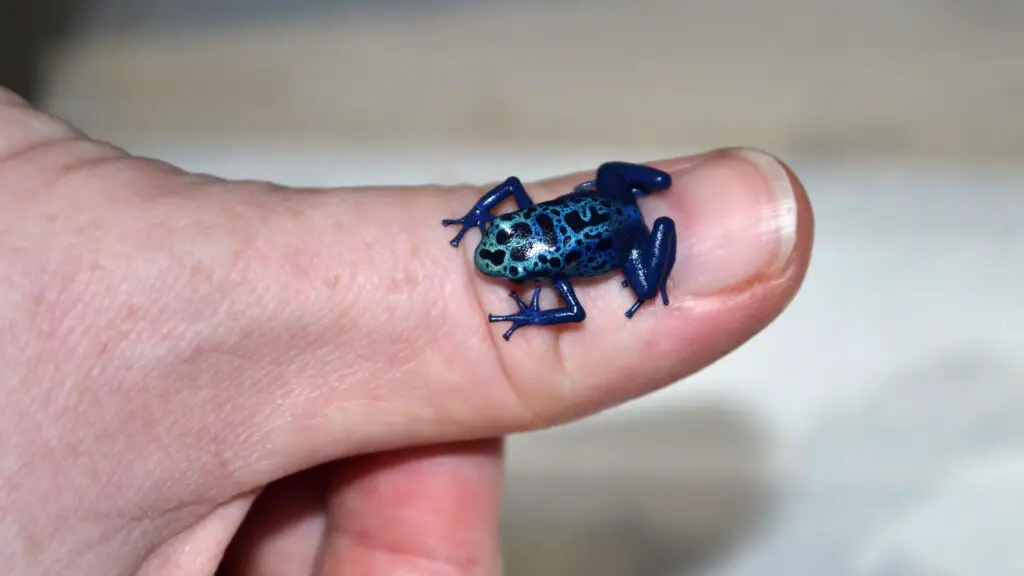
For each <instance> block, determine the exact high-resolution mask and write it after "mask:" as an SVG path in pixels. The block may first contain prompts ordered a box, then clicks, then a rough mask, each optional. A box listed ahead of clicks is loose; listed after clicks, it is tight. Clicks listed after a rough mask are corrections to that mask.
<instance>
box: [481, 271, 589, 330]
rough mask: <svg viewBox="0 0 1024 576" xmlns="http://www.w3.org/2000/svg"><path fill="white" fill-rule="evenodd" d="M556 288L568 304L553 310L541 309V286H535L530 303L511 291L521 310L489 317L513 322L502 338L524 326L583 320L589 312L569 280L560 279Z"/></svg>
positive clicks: (495, 320) (497, 320)
mask: <svg viewBox="0 0 1024 576" xmlns="http://www.w3.org/2000/svg"><path fill="white" fill-rule="evenodd" d="M555 289H556V290H558V293H559V294H561V296H562V299H563V300H565V303H566V306H565V307H563V308H554V309H551V310H541V309H540V290H541V288H540V286H538V287H536V288H534V290H533V297H532V298H531V299H530V304H529V305H527V304H526V303H525V302H523V301H522V299H521V298H519V295H518V294H516V293H515V292H511V293H510V294H509V296H510V297H511V298H512V299H513V300H515V301H516V304H517V305H518V306H519V312H516V313H515V314H508V315H506V316H495V315H494V314H491V315H490V316H489V317H488V319H489V320H490V321H491V322H511V323H512V326H511V327H510V328H509V329H508V331H506V332H505V333H504V334H502V338H504V339H505V340H506V341H507V340H508V339H509V338H511V337H512V333H513V332H515V331H516V330H518V329H519V328H522V327H523V326H554V325H555V324H566V323H569V322H582V321H583V320H584V318H586V317H587V313H586V312H585V311H584V310H583V306H581V305H580V302H579V300H578V299H577V298H576V293H575V292H574V291H573V289H572V285H571V284H569V282H568V281H565V280H560V281H558V282H555Z"/></svg>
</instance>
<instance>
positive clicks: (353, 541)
mask: <svg viewBox="0 0 1024 576" xmlns="http://www.w3.org/2000/svg"><path fill="white" fill-rule="evenodd" d="M653 164H654V165H655V166H657V167H659V168H662V169H664V170H666V171H668V172H670V173H671V174H672V175H673V179H674V186H673V189H672V190H669V191H666V192H662V193H658V194H655V195H653V196H651V197H649V198H646V199H644V200H642V201H641V203H642V204H641V205H642V207H643V209H644V212H645V215H646V217H647V218H648V220H653V219H654V218H656V217H657V216H660V215H666V214H668V215H671V216H672V217H673V218H674V219H675V220H676V223H677V227H678V233H679V248H678V257H677V263H676V265H675V269H674V271H673V274H672V280H671V281H670V283H669V295H670V297H671V299H672V301H671V304H670V305H669V306H662V305H661V304H660V303H658V304H657V305H656V306H655V305H652V306H650V307H649V308H646V309H644V310H642V311H641V312H640V313H639V314H637V316H636V317H634V318H633V319H631V320H628V321H627V320H626V319H625V318H624V317H623V315H622V314H623V311H624V310H625V309H626V308H627V307H628V306H629V305H630V304H631V303H632V299H631V298H630V295H629V293H628V291H626V290H623V289H622V287H621V286H620V284H619V280H618V279H617V278H606V279H601V280H599V281H597V282H591V283H584V284H580V285H579V286H578V294H579V297H580V299H581V301H582V302H583V304H584V306H585V307H586V309H587V312H588V316H587V320H586V322H585V323H584V324H583V325H581V326H578V327H572V328H567V329H563V328H525V329H521V330H519V331H518V332H516V335H515V336H514V337H513V338H512V340H511V341H510V342H505V341H504V340H502V338H501V333H502V332H503V331H504V329H505V328H506V327H504V326H502V325H495V324H490V323H488V322H487V315H488V313H503V311H506V310H508V309H509V306H510V305H511V304H512V303H511V302H510V301H509V299H508V287H507V286H505V285H501V284H496V283H494V282H491V281H487V280H486V279H484V278H483V277H482V276H481V275H480V274H479V273H477V272H476V271H475V270H474V268H473V265H472V249H471V247H464V248H460V249H459V250H454V249H452V247H451V246H450V245H449V244H448V241H449V240H450V236H451V232H452V231H451V229H446V228H444V227H442V226H440V221H441V220H442V219H443V218H450V217H452V216H453V215H457V214H461V213H463V212H465V211H466V209H467V208H468V207H470V206H472V204H473V202H475V201H476V200H477V198H478V196H479V194H480V190H479V188H473V187H439V186H423V187H415V188H378V189H373V190H354V189H337V190H308V189H307V190H299V189H288V188H284V187H281V186H276V185H273V184H269V183H261V182H229V181H225V180H221V179H217V178H213V177H209V176H204V175H196V174H189V173H185V172H183V171H181V170H179V169H177V168H174V167H172V166H168V165H165V164H162V163H159V162H156V161H152V160H147V159H141V158H135V157H131V156H129V155H128V154H126V153H125V152H123V151H121V150H118V149H116V148H114V147H111V146H109V145H106V144H102V143H99V142H95V141H91V140H89V139H87V138H85V137H84V136H83V135H81V134H78V133H76V132H75V131H74V130H73V129H72V128H70V127H69V126H67V125H66V124H63V123H61V122H59V121H57V120H55V119H53V118H51V117H48V116H46V115H43V114H41V113H40V112H37V111H34V110H32V109H30V108H29V107H27V106H26V105H25V104H24V103H23V102H21V101H19V100H17V99H16V98H15V97H14V96H13V95H11V94H10V93H8V92H2V91H0V198H2V205H3V210H2V212H0V272H2V276H0V366H2V367H3V372H2V379H0V398H3V402H2V406H3V414H2V417H0V542H3V544H2V545H0V571H2V572H4V573H8V574H16V575H23V574H26V575H27V574H54V575H55V574H211V573H213V572H214V571H215V570H217V567H218V564H219V563H220V562H221V559H222V557H224V566H223V569H224V573H228V574H233V573H239V574H243V573H244V574H256V575H258V574H274V575H285V576H287V575H290V574H295V575H300V574H302V575H305V574H355V575H359V576H373V575H374V574H398V573H402V574H417V575H427V574H429V575H434V574H467V575H468V574H474V575H476V574H481V575H483V574H498V573H499V572H500V550H499V542H498V540H499V539H498V515H499V500H500V488H501V486H500V484H501V475H502V455H501V440H500V438H501V437H503V436H504V435H507V434H510V433H514V432H517V431H525V430H534V429H538V428H542V427H547V426H551V425H555V424H558V423H563V422H567V421H570V420H574V419H578V418H581V417H584V416H586V415H588V414H591V413H594V412H596V411H599V410H601V409H604V408H608V407H611V406H614V405H617V404H620V403H622V402H625V401H627V400H629V399H632V398H635V397H638V396H640V395H643V394H645V393H649V392H651V391H653V390H656V389H658V388H660V387H663V386H665V385H667V384H670V383H672V382H675V381H677V380H679V379H681V378H683V377H685V376H687V375H689V374H692V373H693V372H694V371H696V370H699V369H700V368H702V367H704V366H706V365H707V364H709V363H710V362H713V361H714V360H716V359H717V358H719V357H721V356H722V355H724V354H726V353H728V352H729V351H731V350H733V349H734V348H736V347H737V346H738V345H740V344H741V343H743V342H744V341H746V340H747V339H748V338H750V337H751V336H752V335H754V334H755V333H756V332H758V331H759V330H761V329H762V328H763V327H764V326H765V325H766V324H767V323H768V322H770V321H771V320H772V319H773V318H775V317H776V316H777V315H778V314H779V313H780V312H781V311H782V310H783V308H784V307H785V306H786V305H787V303H788V302H789V301H790V300H791V299H792V298H793V296H794V295H795V293H796V291H797V289H798V287H799V285H800V283H801V281H802V279H803V276H804V274H805V271H806V269H807V265H808V261H809V258H810V249H811V241H812V227H813V226H812V216H811V210H810V207H809V204H808V202H807V198H806V196H805V194H804V191H803V189H802V187H801V186H800V184H799V182H798V181H797V179H796V177H795V176H793V175H792V174H791V173H789V172H788V171H787V170H786V169H784V168H782V167H781V166H780V165H778V164H775V163H773V162H772V161H771V159H769V158H768V157H766V156H764V155H760V154H757V153H753V152H737V151H720V152H715V153H711V154H707V155H702V156H696V157H689V158H681V159H674V160H665V161H660V162H656V163H653ZM589 176H591V174H577V175H574V176H566V177H561V178H556V179H552V180H549V181H545V182H542V183H537V184H534V185H529V184H527V188H528V190H529V192H530V194H531V196H533V197H534V198H535V199H536V200H538V201H540V200H542V199H545V198H549V197H552V196H556V195H559V194H562V193H564V192H566V191H567V190H568V189H571V188H572V186H574V185H575V184H577V183H578V182H580V181H582V180H584V179H585V178H587V177H589ZM474 233H475V232H471V233H470V234H471V235H472V234H474ZM467 240H468V243H470V244H472V243H474V241H475V239H474V238H473V237H472V236H469V237H467ZM548 299H550V301H549V300H548ZM550 302H554V296H553V295H551V294H546V295H545V299H543V300H542V307H546V306H549V303H550ZM225 550H226V555H225Z"/></svg>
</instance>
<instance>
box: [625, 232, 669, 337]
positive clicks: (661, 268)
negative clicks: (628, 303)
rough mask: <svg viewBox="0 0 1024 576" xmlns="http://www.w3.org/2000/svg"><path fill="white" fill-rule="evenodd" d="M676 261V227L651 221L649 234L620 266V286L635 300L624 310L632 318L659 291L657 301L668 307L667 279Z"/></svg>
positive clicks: (644, 236)
mask: <svg viewBox="0 0 1024 576" xmlns="http://www.w3.org/2000/svg"><path fill="white" fill-rule="evenodd" d="M675 261H676V226H675V223H674V222H673V221H672V219H671V218H669V217H667V216H662V217H661V218H658V219H657V220H655V221H654V227H653V228H652V230H651V232H650V233H649V234H644V235H642V236H641V237H640V238H639V239H638V240H637V242H636V245H635V246H634V247H633V249H632V250H631V251H630V254H629V259H628V260H626V263H625V264H624V265H623V267H622V271H623V272H624V273H625V274H626V280H625V281H624V282H623V286H629V287H630V288H632V289H633V293H634V294H636V297H637V301H636V303H634V304H633V306H632V307H631V308H630V309H629V310H627V311H626V318H632V317H633V315H634V314H636V311H637V310H639V309H640V306H642V305H643V303H644V302H646V301H647V300H650V299H651V298H654V297H655V296H657V295H658V292H659V291H660V292H661V300H662V302H664V303H665V305H666V306H668V290H667V288H666V286H667V284H668V277H669V275H670V274H671V273H672V266H673V265H674V264H675Z"/></svg>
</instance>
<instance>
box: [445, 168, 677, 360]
mask: <svg viewBox="0 0 1024 576" xmlns="http://www.w3.org/2000/svg"><path fill="white" fill-rule="evenodd" d="M671 185H672V178H671V176H669V175H668V174H667V173H665V172H663V171H661V170H658V169H656V168H652V167H649V166H644V165H641V164H629V163H626V162H607V163H605V164H602V165H601V166H600V167H599V168H598V169H597V177H596V178H595V179H594V180H591V181H588V182H584V183H582V184H580V185H579V186H577V187H576V188H575V189H574V190H573V191H572V192H570V193H569V194H566V195H565V196H561V197H559V198H555V199H554V200H550V201H548V202H542V203H540V204H534V202H533V200H531V199H530V197H529V196H528V195H527V193H526V190H525V189H524V188H523V184H522V182H520V181H519V179H518V178H516V177H514V176H513V177H511V178H509V179H508V180H505V181H504V182H502V183H501V184H500V185H498V186H496V187H494V188H493V189H491V190H490V191H489V192H487V193H486V194H484V195H483V197H481V198H480V200H479V201H477V203H476V205H475V206H473V208H472V209H471V210H470V211H469V212H468V213H466V215H465V216H464V217H462V218H459V219H457V220H444V221H443V222H442V224H444V225H445V226H451V225H456V224H457V225H461V226H462V228H461V229H460V230H459V233H458V234H457V235H456V236H455V238H454V239H453V240H452V241H451V245H452V246H455V247H458V246H459V242H461V240H462V237H463V236H464V235H465V234H466V232H467V231H468V230H469V229H470V228H472V227H474V226H475V227H478V228H479V229H480V232H481V234H482V238H481V240H480V243H479V244H478V245H477V248H476V267H477V268H478V269H479V270H480V271H481V272H483V273H484V274H486V275H488V276H493V277H499V278H505V279H507V280H509V281H511V282H513V283H515V284H523V283H525V282H529V281H535V282H537V281H549V282H551V283H552V284H553V286H554V288H555V289H556V290H557V291H558V293H559V294H560V295H561V297H562V299H563V300H564V301H565V306H564V307H562V308H555V309H550V310H541V309H540V307H539V303H538V301H539V298H540V291H541V287H540V286H537V287H536V288H535V289H534V291H533V297H532V298H531V302H530V304H529V305H527V304H526V303H525V302H523V301H522V300H521V299H520V298H519V295H518V294H517V293H516V292H514V291H513V292H512V293H511V297H512V298H513V299H514V300H515V301H516V304H517V305H518V306H519V311H518V312H516V313H514V314H509V315H505V316H495V315H493V314H491V315H490V317H489V319H490V321H491V322H511V323H512V326H511V327H510V328H509V329H508V331H507V332H505V334H504V335H503V337H504V338H505V340H508V339H509V338H510V337H511V336H512V333H513V332H515V331H516V330H517V329H518V328H521V327H523V326H531V325H536V326H553V325H556V324H566V323H570V322H582V321H583V320H584V319H585V318H586V312H585V311H584V310H583V306H582V305H581V304H580V302H579V300H578V299H577V298H576V293H575V291H574V290H573V287H572V284H571V280H572V279H573V278H591V277H596V276H602V275H605V274H609V273H612V272H614V271H616V270H621V271H622V272H623V273H624V274H625V276H626V280H625V281H623V283H622V285H623V287H629V288H631V289H632V290H633V293H634V294H635V295H636V297H637V300H636V302H635V303H634V304H633V306H632V307H630V308H629V310H627V311H626V318H632V317H633V315H634V314H635V313H636V311H637V310H638V309H639V308H640V306H641V305H643V303H644V302H646V301H647V300H650V299H651V298H654V297H655V296H657V294H658V292H659V291H660V292H661V298H662V301H663V302H664V304H665V305H668V293H667V291H666V288H665V285H666V283H667V282H668V277H669V274H670V273H671V272H672V265H673V263H674V262H675V257H676V232H675V223H674V222H673V221H672V219H671V218H668V217H661V218H658V219H657V220H655V221H654V225H653V226H652V228H651V229H648V228H647V224H646V223H645V222H644V218H643V214H642V213H641V212H640V207H639V205H638V204H637V199H638V198H640V197H642V196H645V195H648V194H650V193H652V192H655V191H660V190H665V189H667V188H669V187H670V186H671ZM509 196H512V197H513V198H515V201H516V203H517V204H518V205H519V209H518V210H516V211H515V212H510V213H507V214H502V215H500V216H494V215H493V214H491V210H493V209H494V208H495V207H496V206H497V205H498V204H500V203H501V202H502V201H503V200H505V199H506V198H508V197H509Z"/></svg>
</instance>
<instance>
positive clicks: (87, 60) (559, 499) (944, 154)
mask: <svg viewBox="0 0 1024 576" xmlns="http://www.w3.org/2000/svg"><path fill="white" fill-rule="evenodd" d="M48 1H51V0H48ZM52 1H53V2H57V1H58V0H52ZM60 1H63V0H60ZM80 4H82V5H84V6H85V7H86V8H88V9H84V8H83V9H82V13H83V15H82V17H81V21H80V22H79V23H78V24H77V25H76V26H74V27H73V28H74V33H73V34H72V35H70V36H67V37H66V38H68V42H67V43H66V44H64V45H63V46H60V47H58V48H56V49H54V50H53V51H52V52H50V53H49V54H48V55H47V57H46V58H44V59H43V61H44V63H45V68H44V73H43V74H42V75H41V76H40V77H39V78H37V79H38V80H39V84H38V85H39V87H40V91H39V96H40V102H41V103H42V104H43V105H44V106H46V107H47V108H48V109H50V110H52V111H54V112H56V113H58V114H60V115H63V116H65V117H67V118H68V119H70V120H71V121H72V122H74V123H76V124H78V125H79V126H81V127H83V128H84V129H86V130H87V131H89V132H91V133H93V134H95V135H97V136H100V137H103V138H108V139H111V140H114V141H115V142H117V143H118V144H122V145H124V146H127V147H128V148H129V149H130V150H133V151H137V152H140V153H144V154H149V155H153V156H157V157H160V158H163V159H165V160H168V161H170V162H174V163H177V164H180V165H182V166H184V167H186V168H190V169H195V170H200V171H205V172H211V173H215V174H219V175H223V176H228V177H240V178H266V179H271V180H276V181H279V182H285V183H293V184H312V185H335V184H373V183H400V184H401V183H417V182H426V181H431V182H456V181H476V182H483V181H490V180H496V179H499V178H502V177H504V176H507V175H509V174H517V175H519V176H521V177H523V178H524V179H531V178H535V177H542V176H547V175H550V174H554V173H558V172H562V171H567V170H575V169H585V168H588V167H592V166H593V165H594V164H596V163H597V162H600V161H601V160H603V159H607V158H609V157H613V156H614V157H617V158H623V159H635V160H643V159H645V158H651V157H658V156H666V155H671V154H676V153H680V152H687V151H692V150H699V149H702V148H707V147H711V146H718V145H732V144H747V145H755V146H760V147H763V148H767V149H770V150H772V151H775V152H778V153H780V154H781V155H782V156H784V157H786V158H787V159H788V160H790V161H791V162H792V164H793V166H794V168H795V169H796V170H797V172H798V173H800V174H801V176H802V177H803V178H804V181H805V184H806V185H807V187H808V189H809V190H810V192H811V194H812V199H813V201H814V204H815V208H816V214H817V224H818V226H817V228H818V232H817V246H816V250H815V257H814V261H813V263H812V268H811V272H810V274H809V276H808V278H807V282H806V287H805V289H804V291H803V292H802V293H801V294H800V296H799V297H798V298H797V299H796V301H795V302H794V303H793V305H792V307H791V309H790V310H789V311H788V312H787V313H786V314H784V315H783V316H782V317H781V318H780V319H779V320H778V321H777V322H776V323H775V324H773V325H772V326H771V327H770V328H769V329H768V330H767V331H766V332H765V333H763V334H762V335H760V336H758V337H757V338H756V339H755V340H754V341H752V342H751V343H750V344H748V345H747V346H744V347H743V348H742V349H741V350H739V351H738V352H737V353H736V354H734V355H732V356H730V357H729V358H728V359H726V360H725V361H723V362H721V363H720V364H716V365H715V366H713V367H712V368H710V369H708V370H706V371H704V372H702V373H700V374H698V375H697V376H695V377H694V378H692V379H690V380H688V381H687V382H686V383H685V384H680V385H677V386H674V387H672V388H670V389H668V390H665V391H663V392H661V393H658V394H655V395H654V396H652V397H650V398H646V399H644V400H642V401H639V402H636V403H633V404H631V405H628V406H625V407H623V408H621V409H618V410H614V411H611V412H610V413H607V414H604V415H602V416H600V417H598V418H595V419H593V420H592V421H588V422H585V423H581V424H578V425H573V426H568V427H565V428H561V429H557V430H551V431H546V432H542V433H537V434H528V435H523V436H518V437H515V438H513V439H512V441H511V444H510V465H509V480H508V481H509V490H508V497H507V502H506V527H507V531H506V547H507V551H508V558H509V574H510V576H517V575H520V574H522V575H529V576H537V575H547V574H551V575H558V576H563V575H576V574H587V575H589V576H605V575H609V576H610V575H616V576H618V575H628V576H667V575H670V574H680V573H690V572H691V571H694V570H696V569H697V567H699V566H701V565H702V564H703V563H704V562H705V561H709V562H711V563H712V564H713V565H714V570H713V572H712V573H713V574H715V575H716V576H726V575H728V576H761V575H775V574H782V575H786V576H791V575H801V576H802V575H810V576H817V575H828V576H848V575H849V576H854V575H870V576H925V575H927V576H935V575H938V576H961V575H963V576H968V575H970V576H974V575H976V574H985V575H986V576H1002V575H1003V574H1006V575H1011V574H1014V575H1015V574H1022V573H1024V553H1019V552H1016V544H1017V541H1016V540H1015V539H1014V538H1013V535H1015V534H1016V535H1019V534H1021V533H1024V523H1022V521H1021V518H1024V510H1021V509H1020V506H1021V504H1019V503H1024V499H1021V498H1020V497H1019V495H1020V493H1019V486H1021V485H1024V425H1022V424H1021V423H1022V422H1024V418H1021V416H1022V413H1021V408H1020V407H1021V406H1024V397H1022V396H1021V394H1022V390H1024V386H1022V384H1024V364H1022V363H1021V361H1019V360H1017V358H1018V356H1019V354H1017V353H1018V352H1019V350H1020V349H1021V348H1022V347H1024V346H1022V345H1024V340H1022V332H1021V330H1020V326H1021V325H1022V324H1024V315H1022V314H1021V313H1020V312H1018V311H1017V310H1019V306H1018V305H1017V302H1018V300H1019V294H1020V286H1021V285H1022V281H1024V272H1022V270H1024V269H1022V268H1021V266H1020V265H1019V263H1020V262H1022V261H1024V231H1022V228H1021V226H1020V225H1019V220H1020V218H1019V215H1020V214H1022V213H1024V200H1022V199H1021V196H1020V191H1021V190H1022V189H1024V115H1021V114H1019V113H1018V110H1017V107H1018V104H1019V102H1020V101H1021V100H1022V98H1024V74H1022V73H1021V71H1022V68H1021V63H1020V55H1022V54H1024V35H1022V34H1020V30H1021V29H1024V4H1022V3H1020V2H1015V1H1014V0H979V1H975V2H971V3H968V2H955V1H952V0H947V1H940V2H935V1H930V0H900V1H890V0H864V1H862V2H857V3H852V2H847V3H826V2H815V1H813V0H777V1H775V2H755V1H752V0H748V1H746V2H742V1H740V0H724V1H723V0H693V1H689V2H673V1H672V0H638V1H636V2H630V3H626V2H618V3H613V2H609V1H592V2H578V1H575V2H573V1H558V2H547V3H542V2H539V1H530V0H520V1H515V2H501V3H499V2H473V3H471V2H465V1H461V0H447V1H444V2H424V3H420V4H418V5H417V4H415V3H413V4H410V3H400V2H392V1H387V2H385V1H383V0H382V1H380V2H377V3H373V5H372V6H371V5H370V4H371V3H368V2H357V1H346V2H334V3H328V2H324V1H320V2H317V1H314V0H302V1H297V2H285V1H284V0H259V1H258V2H257V1H256V0H247V1H243V0H219V1H217V2H213V1H211V0H152V1H150V2H141V1H139V0H135V1H133V2H128V1H127V0H83V1H82V2H81V3H80ZM328 4H330V5H331V6H333V8H332V9H331V10H327V8H326V7H325V6H327V5H328ZM37 5H38V6H43V5H44V4H43V3H40V4H37ZM428 7H429V8H428ZM8 21H9V20H8ZM2 22H3V19H0V23H2ZM2 29H3V26H2V25H0V30H2ZM0 36H3V35H2V34H0Z"/></svg>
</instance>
